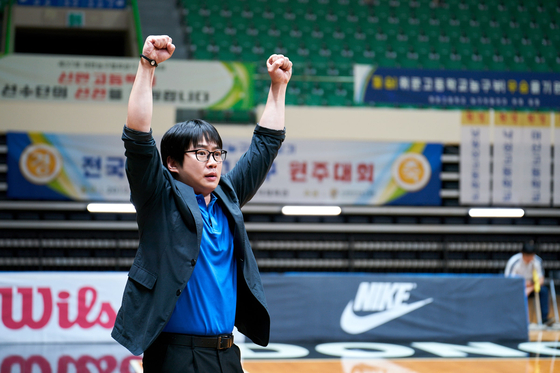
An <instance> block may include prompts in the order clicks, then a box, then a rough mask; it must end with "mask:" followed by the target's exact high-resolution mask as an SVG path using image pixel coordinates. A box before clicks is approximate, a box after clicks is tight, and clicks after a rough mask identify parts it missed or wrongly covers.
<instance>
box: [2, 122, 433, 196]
mask: <svg viewBox="0 0 560 373" xmlns="http://www.w3.org/2000/svg"><path fill="white" fill-rule="evenodd" d="M7 139H8V140H7V141H8V196H9V197H10V198H25V199H54V200H95V201H128V200H129V198H130V190H129V186H128V182H127V179H126V176H125V171H124V165H125V158H124V156H123V145H122V141H121V140H120V138H119V137H117V136H113V137H109V136H101V135H97V136H86V135H58V134H43V133H8V135H7ZM248 146H249V142H248V141H246V140H239V139H224V148H225V149H226V150H227V151H228V158H227V159H226V161H225V162H224V168H223V172H227V171H229V170H231V169H232V168H233V167H234V165H235V163H236V162H237V160H238V159H239V157H241V155H242V154H243V153H244V152H245V151H246V150H247V148H248ZM442 151H443V146H442V145H441V144H427V143H370V142H352V141H346V142H345V141H326V140H325V141H311V140H291V141H290V140H289V141H286V143H285V144H284V145H283V146H282V148H281V149H280V154H279V156H278V158H277V159H276V160H275V162H274V164H273V166H272V169H271V170H270V172H269V174H268V177H267V180H266V181H265V183H264V184H263V186H262V187H261V188H260V190H259V192H258V193H257V195H256V196H255V197H254V198H253V201H255V202H258V203H283V204H285V203H295V204H297V203H313V204H333V203H335V204H357V205H384V204H392V205H403V204H404V205H436V206H437V205H440V204H441V199H440V195H439V190H440V187H441V180H440V177H439V174H440V172H441V154H442Z"/></svg>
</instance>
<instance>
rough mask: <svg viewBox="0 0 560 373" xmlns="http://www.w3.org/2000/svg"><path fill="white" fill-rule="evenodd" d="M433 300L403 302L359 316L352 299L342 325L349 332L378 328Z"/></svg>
mask: <svg viewBox="0 0 560 373" xmlns="http://www.w3.org/2000/svg"><path fill="white" fill-rule="evenodd" d="M433 300H434V299H433V298H428V299H424V300H420V301H418V302H414V303H410V304H405V303H402V304H400V305H398V306H395V307H393V308H391V309H388V310H385V311H382V312H377V313H374V314H371V315H366V316H358V315H356V314H355V313H354V309H353V305H354V301H353V300H351V301H350V302H349V303H348V304H347V305H346V308H345V309H344V312H342V317H341V318H340V327H341V328H342V330H344V331H345V332H346V333H348V334H361V333H365V332H367V331H368V330H371V329H373V328H377V327H378V326H380V325H383V324H385V323H388V322H389V321H391V320H394V319H396V318H399V317H401V316H403V315H406V314H407V313H410V312H412V311H414V310H417V309H418V308H420V307H424V306H425V305H427V304H430V303H432V302H433Z"/></svg>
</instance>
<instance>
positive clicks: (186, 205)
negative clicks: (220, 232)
mask: <svg viewBox="0 0 560 373" xmlns="http://www.w3.org/2000/svg"><path fill="white" fill-rule="evenodd" d="M173 185H174V187H175V191H176V193H174V194H175V196H176V198H175V202H176V205H177V208H178V209H179V213H180V214H181V217H182V218H183V220H184V221H185V223H186V224H187V226H188V225H189V224H188V222H189V221H191V217H192V218H194V223H195V225H196V236H197V238H198V246H200V240H201V238H202V224H203V222H202V215H201V214H200V208H199V207H198V201H197V200H196V195H195V193H194V190H193V188H191V187H190V186H188V185H186V184H184V183H182V182H180V181H177V180H173Z"/></svg>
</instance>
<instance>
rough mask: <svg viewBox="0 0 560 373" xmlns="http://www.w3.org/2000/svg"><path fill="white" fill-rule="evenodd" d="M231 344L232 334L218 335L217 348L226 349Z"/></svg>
mask: <svg viewBox="0 0 560 373" xmlns="http://www.w3.org/2000/svg"><path fill="white" fill-rule="evenodd" d="M231 346H233V335H219V336H218V343H217V346H216V348H217V349H218V350H226V349H228V348H230V347H231Z"/></svg>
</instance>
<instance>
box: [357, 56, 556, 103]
mask: <svg viewBox="0 0 560 373" xmlns="http://www.w3.org/2000/svg"><path fill="white" fill-rule="evenodd" d="M354 101H355V102H356V103H386V104H392V105H398V104H401V105H426V106H440V107H460V108H468V107H473V106H476V107H487V108H510V109H514V110H515V109H537V108H549V109H555V108H559V107H560V74H558V73H527V72H498V71H468V70H457V71H455V70H424V69H422V70H419V69H397V68H385V67H379V68H377V67H375V66H371V65H354Z"/></svg>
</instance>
